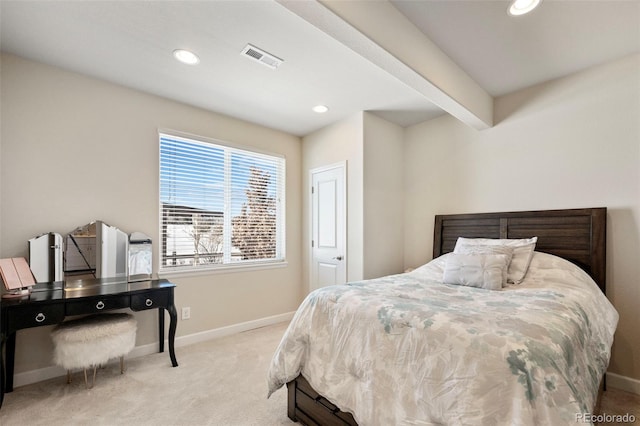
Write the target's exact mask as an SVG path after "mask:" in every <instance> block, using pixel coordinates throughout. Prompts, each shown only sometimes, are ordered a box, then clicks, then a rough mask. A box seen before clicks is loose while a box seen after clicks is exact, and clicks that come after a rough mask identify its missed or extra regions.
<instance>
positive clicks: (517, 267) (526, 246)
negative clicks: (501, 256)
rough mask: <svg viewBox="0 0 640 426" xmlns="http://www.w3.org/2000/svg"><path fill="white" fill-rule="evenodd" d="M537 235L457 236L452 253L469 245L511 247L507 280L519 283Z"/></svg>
mask: <svg viewBox="0 0 640 426" xmlns="http://www.w3.org/2000/svg"><path fill="white" fill-rule="evenodd" d="M537 242H538V237H533V238H522V239H499V238H464V237H459V238H458V240H457V241H456V246H455V248H454V249H453V252H454V253H462V252H464V251H465V250H467V247H469V246H506V247H513V257H512V258H511V263H509V268H508V269H507V281H508V282H510V283H514V284H520V283H521V282H522V280H523V279H524V276H525V275H526V274H527V270H528V269H529V264H530V263H531V258H532V257H533V251H534V250H535V248H536V243H537Z"/></svg>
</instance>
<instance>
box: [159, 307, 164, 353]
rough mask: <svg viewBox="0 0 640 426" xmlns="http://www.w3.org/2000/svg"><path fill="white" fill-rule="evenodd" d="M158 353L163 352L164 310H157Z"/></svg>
mask: <svg viewBox="0 0 640 426" xmlns="http://www.w3.org/2000/svg"><path fill="white" fill-rule="evenodd" d="M158 332H159V336H158V342H160V345H159V348H158V352H164V308H158Z"/></svg>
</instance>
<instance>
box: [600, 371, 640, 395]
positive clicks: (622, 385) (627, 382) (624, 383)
mask: <svg viewBox="0 0 640 426" xmlns="http://www.w3.org/2000/svg"><path fill="white" fill-rule="evenodd" d="M609 386H611V387H612V388H616V389H620V390H623V391H626V392H631V393H635V394H636V395H640V380H638V379H632V378H631V377H626V376H621V375H620V374H616V373H607V387H609Z"/></svg>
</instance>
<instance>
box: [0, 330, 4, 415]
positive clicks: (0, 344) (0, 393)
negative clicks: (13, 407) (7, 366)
mask: <svg viewBox="0 0 640 426" xmlns="http://www.w3.org/2000/svg"><path fill="white" fill-rule="evenodd" d="M3 349H4V334H0V408H2V401H4V357H3V356H2V352H3Z"/></svg>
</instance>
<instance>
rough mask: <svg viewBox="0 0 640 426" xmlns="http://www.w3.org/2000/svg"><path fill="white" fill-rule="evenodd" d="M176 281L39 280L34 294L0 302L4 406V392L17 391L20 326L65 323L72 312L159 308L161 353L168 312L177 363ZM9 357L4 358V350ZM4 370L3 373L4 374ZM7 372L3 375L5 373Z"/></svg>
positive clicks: (171, 347) (0, 393) (0, 369)
mask: <svg viewBox="0 0 640 426" xmlns="http://www.w3.org/2000/svg"><path fill="white" fill-rule="evenodd" d="M174 288H175V284H173V283H171V282H169V281H167V280H164V279H158V280H149V281H139V282H130V283H129V282H124V281H122V280H119V279H116V278H102V279H95V280H83V281H68V282H66V284H65V283H63V282H55V283H43V284H37V285H36V286H34V287H33V288H32V291H31V293H30V294H29V295H25V296H23V297H19V298H12V299H1V301H0V342H1V345H0V407H1V406H2V400H3V396H4V392H11V391H13V367H14V361H15V350H16V331H18V330H21V329H24V328H30V327H41V326H45V325H53V324H59V323H61V322H62V321H63V320H64V319H65V317H67V316H72V315H85V314H95V313H100V312H104V311H108V310H112V309H123V308H130V309H131V310H133V311H142V310H147V309H158V328H159V342H160V347H159V352H164V311H165V310H167V312H169V318H170V323H169V356H170V358H171V364H172V365H173V366H174V367H177V366H178V361H176V354H175V348H174V342H175V336H176V326H177V322H178V316H177V313H176V306H175V303H174V300H173V292H174ZM3 348H4V349H5V354H6V355H5V358H6V359H3V358H2V349H3ZM3 373H4V374H3ZM2 376H4V377H2Z"/></svg>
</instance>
